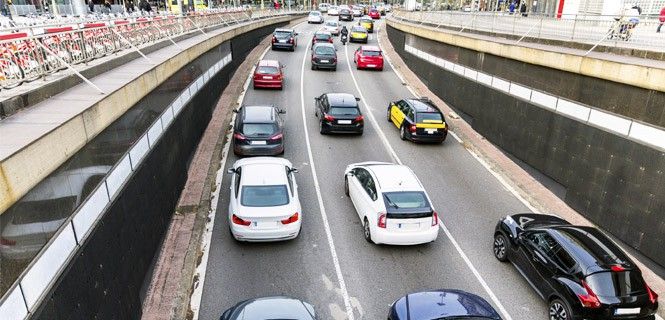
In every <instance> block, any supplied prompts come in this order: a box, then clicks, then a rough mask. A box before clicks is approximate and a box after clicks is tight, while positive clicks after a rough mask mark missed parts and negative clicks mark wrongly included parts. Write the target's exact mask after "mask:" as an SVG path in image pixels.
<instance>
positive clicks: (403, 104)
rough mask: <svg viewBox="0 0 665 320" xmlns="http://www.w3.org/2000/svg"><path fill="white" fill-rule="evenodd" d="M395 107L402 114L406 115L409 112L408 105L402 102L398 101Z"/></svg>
mask: <svg viewBox="0 0 665 320" xmlns="http://www.w3.org/2000/svg"><path fill="white" fill-rule="evenodd" d="M397 107H399V109H400V110H402V112H404V113H406V112H407V111H408V110H409V105H408V104H407V103H406V101H404V100H400V101H398V102H397Z"/></svg>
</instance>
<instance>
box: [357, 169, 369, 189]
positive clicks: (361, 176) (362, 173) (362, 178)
mask: <svg viewBox="0 0 665 320" xmlns="http://www.w3.org/2000/svg"><path fill="white" fill-rule="evenodd" d="M354 175H355V176H356V179H358V182H360V185H362V186H364V185H365V184H366V183H367V178H369V172H367V170H365V169H361V168H356V169H355V171H354Z"/></svg>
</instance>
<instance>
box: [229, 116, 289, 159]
mask: <svg viewBox="0 0 665 320" xmlns="http://www.w3.org/2000/svg"><path fill="white" fill-rule="evenodd" d="M234 112H236V113H238V115H237V116H236V122H235V125H234V128H233V152H234V153H235V154H236V155H242V156H274V155H278V154H282V153H284V120H283V119H282V114H284V113H286V111H284V110H281V109H278V108H277V107H275V106H272V105H268V106H243V107H240V109H238V110H234Z"/></svg>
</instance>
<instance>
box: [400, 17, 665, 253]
mask: <svg viewBox="0 0 665 320" xmlns="http://www.w3.org/2000/svg"><path fill="white" fill-rule="evenodd" d="M387 31H388V37H389V39H390V41H391V43H392V45H393V46H394V47H395V50H396V51H397V53H398V54H399V55H400V56H401V58H402V59H404V61H405V63H406V64H407V65H408V66H409V68H410V69H411V70H412V71H413V72H414V73H415V74H416V75H417V76H418V77H419V78H420V79H421V80H422V81H423V82H424V83H425V84H426V85H427V86H428V88H429V89H430V90H431V91H432V92H434V93H435V94H436V95H437V96H438V97H439V98H441V99H442V100H444V101H445V102H446V103H447V104H448V105H450V106H451V107H453V108H455V109H457V110H459V111H461V112H463V113H465V114H467V115H469V116H470V117H471V118H472V119H471V121H470V122H471V124H472V126H473V128H474V129H475V130H476V131H477V132H478V133H480V134H482V135H483V136H484V137H485V138H487V139H488V140H489V141H491V142H492V143H494V144H495V145H497V146H499V147H500V148H502V149H503V150H505V151H507V152H509V153H511V154H513V155H514V156H515V157H517V158H518V159H520V160H522V161H524V162H526V163H527V164H529V165H531V166H532V167H534V168H536V169H537V170H539V171H541V172H542V173H544V174H546V175H547V176H549V177H551V178H552V179H554V180H556V181H557V182H559V183H560V184H562V185H563V186H564V187H565V188H566V196H565V198H564V200H565V202H566V203H567V204H568V205H570V206H571V207H572V208H573V209H575V210H576V211H578V212H580V213H581V214H583V215H584V216H586V217H587V218H588V219H590V220H591V221H593V222H594V223H596V224H597V225H599V226H600V227H602V228H604V229H605V230H607V231H609V232H610V233H612V234H614V235H615V236H617V237H618V238H619V239H621V240H622V241H624V242H626V243H627V244H629V245H630V246H632V247H634V248H635V249H637V250H638V251H640V252H642V253H643V254H644V255H646V256H647V257H649V258H651V259H652V260H654V261H655V262H657V263H658V264H660V265H661V266H665V250H662V247H663V245H664V244H665V219H664V218H665V188H663V187H662V186H663V185H665V153H663V152H662V151H661V150H657V149H654V148H652V147H649V146H646V145H644V144H641V143H638V142H635V141H633V140H629V139H626V138H624V137H622V136H618V135H616V134H613V133H610V132H608V131H605V130H601V129H599V128H596V127H594V126H590V125H587V124H585V123H582V122H579V121H577V120H573V119H571V118H569V117H566V116H564V115H561V114H558V113H554V112H552V111H551V110H548V109H545V108H542V107H540V106H537V105H535V104H533V103H532V102H530V101H528V100H524V99H520V98H518V97H515V96H513V95H509V94H507V93H506V92H503V91H500V90H497V89H495V88H492V87H490V86H486V85H484V84H481V83H478V82H474V81H472V80H470V79H468V78H467V77H464V76H462V75H460V74H458V73H456V72H453V71H449V70H447V69H445V68H441V67H439V66H438V65H435V64H432V63H430V62H429V61H426V60H423V59H420V58H419V57H417V56H415V55H413V54H411V53H409V52H406V51H405V41H406V38H407V36H408V37H409V41H414V42H415V44H417V46H419V47H421V48H428V50H427V51H428V52H437V50H439V49H437V48H436V46H437V45H438V43H433V42H431V41H430V40H427V39H423V38H420V37H417V36H414V35H407V34H406V33H404V32H403V31H400V30H398V29H395V28H392V27H390V26H388V27H387ZM421 41H423V42H421ZM430 49H431V50H430ZM438 52H441V51H438ZM458 54H459V56H458V61H464V60H473V59H475V58H476V57H477V53H475V52H471V51H469V50H459V51H458ZM496 63H497V64H499V63H501V61H496ZM498 68H499V67H495V69H498ZM522 68H523V69H525V68H526V66H524V67H522ZM525 72H529V71H528V70H527V71H525ZM536 74H538V73H536ZM540 74H541V75H542V76H545V74H544V73H540ZM528 83H531V82H528ZM597 89H598V90H601V88H597Z"/></svg>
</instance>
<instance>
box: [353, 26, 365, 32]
mask: <svg viewBox="0 0 665 320" xmlns="http://www.w3.org/2000/svg"><path fill="white" fill-rule="evenodd" d="M351 32H362V33H365V32H367V30H366V29H365V28H363V27H353V29H351Z"/></svg>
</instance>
